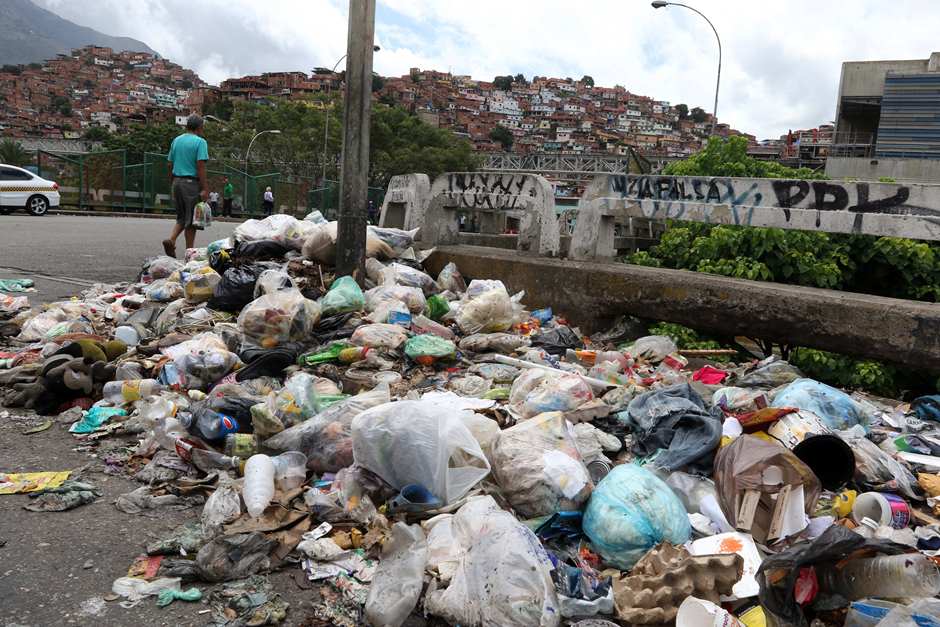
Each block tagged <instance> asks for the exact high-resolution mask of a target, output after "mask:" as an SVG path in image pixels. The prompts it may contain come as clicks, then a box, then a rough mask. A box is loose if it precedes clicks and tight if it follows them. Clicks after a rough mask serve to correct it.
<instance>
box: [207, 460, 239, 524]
mask: <svg viewBox="0 0 940 627" xmlns="http://www.w3.org/2000/svg"><path fill="white" fill-rule="evenodd" d="M222 477H224V479H220V480H219V485H218V487H216V489H215V492H213V493H212V494H211V495H209V498H207V499H206V504H205V505H204V506H203V508H202V528H203V529H204V530H205V532H206V533H207V535H208V534H211V535H213V536H214V535H216V534H218V533H219V532H220V531H222V525H226V524H228V523H230V522H234V521H235V520H236V519H238V517H239V516H241V514H242V501H241V496H240V495H239V491H238V488H236V487H235V486H234V485H233V482H232V481H231V479H229V478H228V477H227V475H224V474H223V475H222Z"/></svg>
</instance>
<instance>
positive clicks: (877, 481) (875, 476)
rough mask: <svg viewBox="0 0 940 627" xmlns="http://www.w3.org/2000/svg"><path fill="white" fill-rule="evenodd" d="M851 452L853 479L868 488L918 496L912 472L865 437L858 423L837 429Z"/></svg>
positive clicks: (910, 496) (909, 496)
mask: <svg viewBox="0 0 940 627" xmlns="http://www.w3.org/2000/svg"><path fill="white" fill-rule="evenodd" d="M836 435H838V436H839V437H840V438H842V439H843V440H845V442H846V443H847V444H848V445H849V446H850V447H851V448H852V453H853V454H854V455H855V480H856V481H857V482H859V483H860V484H861V485H863V486H866V487H868V488H870V489H872V490H877V491H888V492H895V491H897V492H900V493H902V494H903V495H904V496H906V497H907V498H909V499H920V498H921V497H920V496H918V494H917V492H915V491H914V486H915V485H916V483H917V480H916V479H915V477H914V475H913V474H911V471H910V470H909V469H908V468H907V466H906V465H904V464H902V463H901V462H899V461H898V460H896V459H895V458H894V457H892V456H891V455H890V454H889V453H887V452H885V451H883V450H881V449H880V448H878V445H877V444H875V443H874V442H872V441H871V440H869V439H868V438H866V437H865V433H864V430H863V429H862V428H861V427H855V428H853V429H849V430H846V431H837V432H836Z"/></svg>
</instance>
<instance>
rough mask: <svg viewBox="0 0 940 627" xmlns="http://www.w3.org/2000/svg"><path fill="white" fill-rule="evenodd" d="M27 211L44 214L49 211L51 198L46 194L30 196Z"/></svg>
mask: <svg viewBox="0 0 940 627" xmlns="http://www.w3.org/2000/svg"><path fill="white" fill-rule="evenodd" d="M26 211H28V212H29V213H30V215H34V216H44V215H46V212H47V211H49V199H48V198H46V197H45V196H30V198H29V200H27V201H26Z"/></svg>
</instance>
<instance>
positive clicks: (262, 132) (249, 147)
mask: <svg viewBox="0 0 940 627" xmlns="http://www.w3.org/2000/svg"><path fill="white" fill-rule="evenodd" d="M265 133H270V134H272V135H280V134H281V131H279V130H277V129H269V130H267V131H261V132H259V133H255V136H254V137H252V138H251V141H250V142H248V150H246V151H245V191H244V194H245V196H244V202H243V203H242V204H243V205H244V206H243V207H242V208H243V209H246V210H247V209H248V155H250V154H251V145H252V144H254V143H255V140H256V139H258V138H259V137H261V136H262V135H264V134H265Z"/></svg>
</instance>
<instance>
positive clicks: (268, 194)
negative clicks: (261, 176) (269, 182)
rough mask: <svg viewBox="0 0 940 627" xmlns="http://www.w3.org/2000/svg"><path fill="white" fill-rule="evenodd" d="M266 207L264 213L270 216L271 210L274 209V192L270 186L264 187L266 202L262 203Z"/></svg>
mask: <svg viewBox="0 0 940 627" xmlns="http://www.w3.org/2000/svg"><path fill="white" fill-rule="evenodd" d="M262 206H263V207H264V215H266V216H269V215H271V212H272V211H274V192H272V191H271V188H270V187H265V188H264V202H263V203H262Z"/></svg>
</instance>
